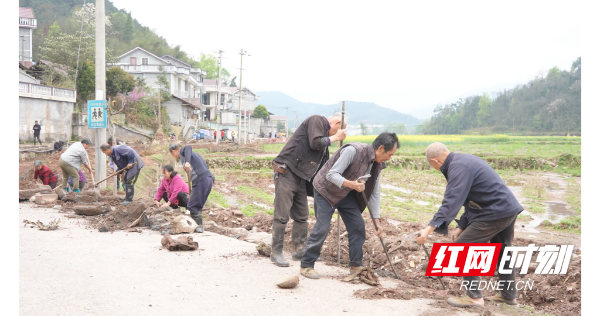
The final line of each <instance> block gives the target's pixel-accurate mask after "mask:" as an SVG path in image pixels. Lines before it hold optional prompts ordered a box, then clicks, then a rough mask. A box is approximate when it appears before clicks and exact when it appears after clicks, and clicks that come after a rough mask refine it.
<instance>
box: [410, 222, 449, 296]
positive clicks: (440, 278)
mask: <svg viewBox="0 0 600 316" xmlns="http://www.w3.org/2000/svg"><path fill="white" fill-rule="evenodd" d="M419 236H421V232H414V233H411V234H409V235H408V236H407V238H409V239H410V238H415V237H419ZM421 247H423V251H425V254H426V255H427V262H429V251H427V248H425V244H421ZM438 280H440V283H441V284H442V288H444V290H445V289H446V286H445V285H444V281H442V277H441V276H440V277H438Z"/></svg>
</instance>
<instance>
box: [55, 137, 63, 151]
mask: <svg viewBox="0 0 600 316" xmlns="http://www.w3.org/2000/svg"><path fill="white" fill-rule="evenodd" d="M64 146H65V142H63V141H62V140H58V139H57V140H56V141H55V142H54V152H57V151H61V150H62V149H63V147H64Z"/></svg>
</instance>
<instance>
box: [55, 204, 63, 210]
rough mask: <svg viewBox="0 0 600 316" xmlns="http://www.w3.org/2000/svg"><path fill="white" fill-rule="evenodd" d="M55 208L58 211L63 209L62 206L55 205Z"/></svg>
mask: <svg viewBox="0 0 600 316" xmlns="http://www.w3.org/2000/svg"><path fill="white" fill-rule="evenodd" d="M54 208H55V209H57V210H60V209H61V208H62V206H60V205H54Z"/></svg>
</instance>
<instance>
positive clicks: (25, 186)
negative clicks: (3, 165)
mask: <svg viewBox="0 0 600 316" xmlns="http://www.w3.org/2000/svg"><path fill="white" fill-rule="evenodd" d="M31 179H33V176H32V177H31ZM37 188H38V186H37V183H35V181H34V180H28V178H25V180H19V190H33V189H37Z"/></svg>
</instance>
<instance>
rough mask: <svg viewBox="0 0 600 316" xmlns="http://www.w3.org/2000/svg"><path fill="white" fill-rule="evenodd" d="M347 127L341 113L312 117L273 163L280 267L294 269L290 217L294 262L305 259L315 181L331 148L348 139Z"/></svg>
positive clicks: (275, 258) (275, 253)
mask: <svg viewBox="0 0 600 316" xmlns="http://www.w3.org/2000/svg"><path fill="white" fill-rule="evenodd" d="M344 123H345V124H344V126H343V127H342V114H341V113H335V114H333V115H332V116H331V117H329V118H325V117H324V116H320V115H313V116H310V117H308V118H307V119H306V120H304V122H302V124H300V126H298V129H296V131H295V132H294V134H293V135H292V137H290V139H289V140H288V142H287V143H286V144H285V146H284V147H283V149H282V150H281V152H280V153H279V155H278V156H277V157H275V159H273V170H274V172H273V178H274V179H275V213H274V216H273V242H272V248H271V261H272V262H274V263H275V264H276V265H278V266H280V267H289V265H290V264H289V263H288V262H287V261H286V260H285V257H284V256H283V237H284V235H285V227H286V225H287V222H288V221H289V219H290V217H291V218H292V219H293V220H294V225H293V226H292V244H293V246H294V251H293V253H292V259H294V260H300V259H301V258H302V253H303V252H304V247H305V245H306V237H307V235H308V222H307V220H308V201H307V196H312V183H311V181H312V179H313V177H314V176H315V174H317V171H319V169H320V168H321V166H323V164H324V163H325V162H326V161H327V160H328V159H329V150H328V147H329V145H331V143H334V142H337V141H340V140H344V139H345V138H346V130H345V127H346V126H347V125H348V124H347V123H348V121H347V120H346V119H345V118H344ZM316 212H317V210H316V206H315V213H316Z"/></svg>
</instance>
